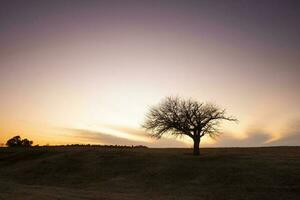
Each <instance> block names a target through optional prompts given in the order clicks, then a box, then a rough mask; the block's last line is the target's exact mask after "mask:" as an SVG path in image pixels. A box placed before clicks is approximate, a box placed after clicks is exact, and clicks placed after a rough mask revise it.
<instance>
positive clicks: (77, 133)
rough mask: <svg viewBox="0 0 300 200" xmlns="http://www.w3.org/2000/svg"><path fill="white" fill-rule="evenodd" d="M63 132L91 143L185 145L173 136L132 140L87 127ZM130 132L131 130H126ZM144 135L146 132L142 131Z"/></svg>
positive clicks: (150, 145) (81, 141)
mask: <svg viewBox="0 0 300 200" xmlns="http://www.w3.org/2000/svg"><path fill="white" fill-rule="evenodd" d="M125 129H127V130H132V132H133V134H137V133H138V132H143V131H141V130H138V129H134V128H129V127H125ZM62 130H63V131H64V133H66V134H67V133H69V136H70V137H72V139H73V140H74V139H76V140H78V143H91V144H95V143H98V144H106V145H115V144H118V145H129V146H130V145H145V146H149V147H186V144H184V143H183V142H181V141H177V140H176V139H174V138H161V139H159V140H156V139H153V138H150V137H149V138H148V140H149V141H146V142H145V141H133V140H130V139H126V138H121V137H117V136H114V135H110V134H109V133H103V132H99V131H91V130H87V129H73V128H63V129H62ZM127 133H128V134H131V132H127ZM144 136H145V137H146V133H144Z"/></svg>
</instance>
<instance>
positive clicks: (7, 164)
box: [0, 147, 300, 200]
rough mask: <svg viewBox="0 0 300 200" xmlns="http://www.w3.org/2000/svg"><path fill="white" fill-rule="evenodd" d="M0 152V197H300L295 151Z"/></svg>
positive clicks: (113, 199) (297, 153) (112, 199)
mask: <svg viewBox="0 0 300 200" xmlns="http://www.w3.org/2000/svg"><path fill="white" fill-rule="evenodd" d="M190 152H191V150H190V149H122V148H118V149H113V148H99V147H65V148H58V147H47V148H41V147H40V148H31V149H8V148H0V199H8V200H9V199H14V200H18V199H20V200H21V199H22V200H27V199H45V200H47V199H75V200H76V199H108V200H117V199H125V200H126V199H289V200H290V199H300V147H274V148H215V149H202V152H201V153H202V155H201V156H200V157H194V156H192V155H191V154H190Z"/></svg>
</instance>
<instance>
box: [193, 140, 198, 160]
mask: <svg viewBox="0 0 300 200" xmlns="http://www.w3.org/2000/svg"><path fill="white" fill-rule="evenodd" d="M199 145H200V138H195V139H194V152H193V154H194V156H198V155H200V147H199Z"/></svg>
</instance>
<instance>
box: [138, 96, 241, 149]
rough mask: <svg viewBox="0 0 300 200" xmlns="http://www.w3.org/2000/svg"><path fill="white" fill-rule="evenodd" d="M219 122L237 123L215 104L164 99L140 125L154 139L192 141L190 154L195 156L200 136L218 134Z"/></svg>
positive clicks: (150, 111)
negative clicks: (186, 138)
mask: <svg viewBox="0 0 300 200" xmlns="http://www.w3.org/2000/svg"><path fill="white" fill-rule="evenodd" d="M222 120H227V121H237V119H236V118H234V117H228V116H226V111H225V109H221V108H219V107H218V106H216V105H215V104H212V103H200V102H197V101H194V100H191V99H188V100H185V99H182V98H179V97H167V98H165V99H164V100H163V101H162V102H161V103H160V104H159V105H157V106H154V107H152V108H150V110H149V112H148V113H147V115H146V120H145V122H144V124H143V125H142V126H143V127H144V128H145V129H146V130H147V131H150V135H151V136H153V137H156V138H161V136H162V135H164V134H166V133H169V134H171V135H175V136H180V135H187V136H189V137H191V138H192V139H193V141H194V151H193V154H194V155H199V154H200V148H199V145H200V141H201V138H202V137H203V136H204V135H209V136H210V137H211V138H216V137H217V136H218V135H219V134H220V130H219V126H220V122H221V121H222Z"/></svg>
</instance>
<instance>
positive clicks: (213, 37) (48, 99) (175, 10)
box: [0, 0, 300, 147]
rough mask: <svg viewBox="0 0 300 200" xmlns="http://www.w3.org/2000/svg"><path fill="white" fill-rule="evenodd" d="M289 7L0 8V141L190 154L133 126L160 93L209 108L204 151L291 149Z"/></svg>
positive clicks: (295, 134)
mask: <svg viewBox="0 0 300 200" xmlns="http://www.w3.org/2000/svg"><path fill="white" fill-rule="evenodd" d="M299 76H300V1H298V0H294V1H292V0H269V1H266V0H226V1H223V0H220V1H219V0H215V1H212V0H205V1H198V0H195V1H189V0H182V1H175V0H174V1H168V0H164V1H163V0H160V1H159V0H152V1H151V0H149V1H146V0H136V1H126V0H119V1H114V0H107V1H100V0H99V1H92V0H89V1H84V0H82V1H76V0H72V1H71V0H70V1H68V0H63V1H56V0H51V1H50V0H49V1H44V0H36V1H30V0H26V1H14V0H7V1H5V0H3V1H1V2H0V143H2V144H3V143H5V142H6V140H7V139H9V138H10V137H12V136H15V135H21V136H22V137H28V138H29V139H31V140H33V141H34V144H41V145H43V144H51V145H54V144H71V143H91V144H122V145H123V144H126V145H139V144H142V145H147V146H149V147H191V146H192V141H191V140H189V139H188V138H177V139H174V138H171V137H166V138H164V139H161V140H154V139H151V138H149V137H148V136H147V134H146V133H145V132H144V130H143V129H142V128H141V123H142V122H143V120H144V116H145V114H146V112H147V110H148V109H149V106H151V105H155V104H157V103H158V102H160V100H161V99H163V98H164V97H165V96H170V95H173V96H177V95H178V96H182V97H185V98H189V97H191V98H193V99H195V100H198V101H203V102H207V101H211V102H214V103H216V104H218V105H220V106H222V107H224V108H226V109H227V112H228V114H232V115H234V116H235V117H237V118H238V119H239V123H238V124H236V123H224V125H223V132H224V134H223V135H222V136H221V137H220V138H218V139H217V140H211V139H208V138H205V139H204V141H203V145H204V146H268V145H300V78H299Z"/></svg>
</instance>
